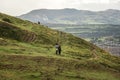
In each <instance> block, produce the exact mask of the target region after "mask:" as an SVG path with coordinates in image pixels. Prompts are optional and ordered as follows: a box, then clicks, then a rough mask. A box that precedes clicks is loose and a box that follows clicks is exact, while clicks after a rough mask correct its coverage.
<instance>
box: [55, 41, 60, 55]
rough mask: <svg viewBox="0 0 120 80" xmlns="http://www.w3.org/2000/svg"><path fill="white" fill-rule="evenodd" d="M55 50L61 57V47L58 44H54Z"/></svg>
mask: <svg viewBox="0 0 120 80" xmlns="http://www.w3.org/2000/svg"><path fill="white" fill-rule="evenodd" d="M55 48H56V54H59V55H61V46H60V45H59V44H58V43H56V44H55Z"/></svg>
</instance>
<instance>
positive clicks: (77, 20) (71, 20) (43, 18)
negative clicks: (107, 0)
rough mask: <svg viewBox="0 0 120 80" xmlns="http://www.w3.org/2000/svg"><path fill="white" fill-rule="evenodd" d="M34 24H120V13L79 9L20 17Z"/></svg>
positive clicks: (33, 13) (46, 10)
mask: <svg viewBox="0 0 120 80" xmlns="http://www.w3.org/2000/svg"><path fill="white" fill-rule="evenodd" d="M18 17H19V18H21V19H25V20H30V21H32V22H38V21H40V22H41V23H52V24H53V23H54V24H120V11H119V10H114V9H108V10H105V11H98V12H93V11H87V10H77V9H69V8H66V9H38V10H32V11H30V12H29V13H26V14H23V15H21V16H18Z"/></svg>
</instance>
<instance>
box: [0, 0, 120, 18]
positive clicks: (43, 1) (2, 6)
mask: <svg viewBox="0 0 120 80" xmlns="http://www.w3.org/2000/svg"><path fill="white" fill-rule="evenodd" d="M42 8H46V9H62V8H76V9H79V10H92V11H100V10H106V9H119V10H120V0H0V12H2V13H6V14H9V15H13V16H18V15H21V14H24V13H27V12H29V11H31V10H34V9H42Z"/></svg>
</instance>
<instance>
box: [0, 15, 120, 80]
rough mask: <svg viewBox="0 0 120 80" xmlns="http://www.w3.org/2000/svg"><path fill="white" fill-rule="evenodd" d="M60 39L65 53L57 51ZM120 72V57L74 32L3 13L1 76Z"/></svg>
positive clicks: (64, 79)
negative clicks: (55, 46) (63, 30)
mask: <svg viewBox="0 0 120 80" xmlns="http://www.w3.org/2000/svg"><path fill="white" fill-rule="evenodd" d="M3 18H7V19H9V20H10V22H8V21H5V20H3ZM15 35H17V36H15ZM16 37H17V38H16ZM32 39H34V40H32ZM56 42H59V43H60V44H61V47H62V54H61V55H56V54H55V48H54V44H55V43H56ZM118 75H120V58H119V57H115V56H111V55H110V54H109V53H107V52H106V51H104V50H102V49H100V48H99V47H97V46H95V45H93V44H91V43H88V42H86V41H84V40H83V39H80V38H78V37H75V36H73V35H71V34H68V33H64V32H60V31H56V30H52V29H49V28H47V27H45V26H43V25H39V24H36V23H31V22H29V21H24V20H21V19H18V18H14V17H11V16H8V15H5V14H0V79H2V80H21V79H22V80H119V78H120V77H119V76H118ZM108 76H110V77H108Z"/></svg>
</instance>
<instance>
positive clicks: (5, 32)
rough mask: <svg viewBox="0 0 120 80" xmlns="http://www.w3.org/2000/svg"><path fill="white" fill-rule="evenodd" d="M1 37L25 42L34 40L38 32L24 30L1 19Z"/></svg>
mask: <svg viewBox="0 0 120 80" xmlns="http://www.w3.org/2000/svg"><path fill="white" fill-rule="evenodd" d="M0 28H1V29H0V37H5V38H11V39H15V40H18V41H23V42H33V41H34V40H35V39H36V34H35V33H33V32H30V31H27V30H22V29H20V28H18V27H16V26H14V25H12V24H10V23H7V22H2V21H0Z"/></svg>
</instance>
